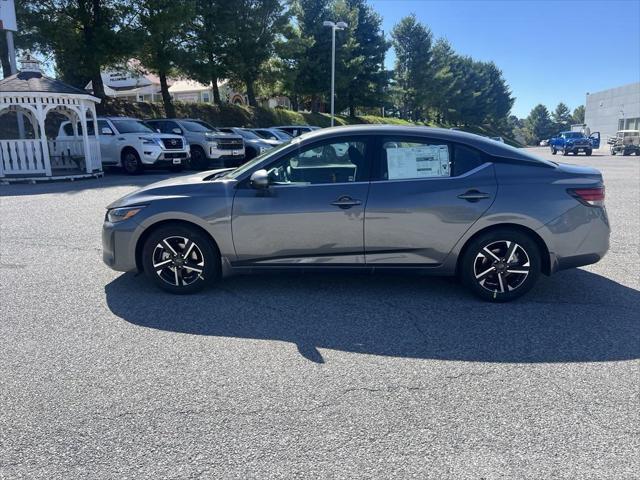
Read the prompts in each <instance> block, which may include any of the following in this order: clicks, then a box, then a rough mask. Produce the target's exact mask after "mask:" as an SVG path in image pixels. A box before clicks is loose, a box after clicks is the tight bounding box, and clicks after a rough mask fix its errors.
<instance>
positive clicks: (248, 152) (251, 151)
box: [244, 147, 258, 162]
mask: <svg viewBox="0 0 640 480" xmlns="http://www.w3.org/2000/svg"><path fill="white" fill-rule="evenodd" d="M244 152H245V153H244V161H245V162H248V161H249V160H251V159H253V158H256V157H257V156H258V151H257V150H256V149H255V148H253V147H245V151H244Z"/></svg>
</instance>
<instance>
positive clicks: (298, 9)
mask: <svg viewBox="0 0 640 480" xmlns="http://www.w3.org/2000/svg"><path fill="white" fill-rule="evenodd" d="M331 6H332V2H331V0H294V1H293V4H292V13H293V14H294V18H295V23H296V26H297V30H298V35H299V38H300V40H301V42H302V44H303V45H304V48H303V49H301V51H299V52H298V54H299V55H300V56H299V57H298V58H297V61H296V63H297V69H298V72H297V75H296V83H297V90H298V92H299V93H300V94H301V95H303V96H306V97H308V98H309V104H310V107H311V111H312V112H314V113H315V112H318V111H319V109H320V102H321V100H322V98H323V95H322V94H323V93H324V92H328V91H329V90H330V88H331V78H330V75H329V71H330V68H331V63H330V62H331V33H330V29H328V28H327V27H323V25H322V23H323V22H324V21H325V20H332V17H333V12H332V10H331ZM344 33H345V32H342V31H338V32H336V42H340V39H341V37H342V35H343V34H344Z"/></svg>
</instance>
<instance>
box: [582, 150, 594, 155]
mask: <svg viewBox="0 0 640 480" xmlns="http://www.w3.org/2000/svg"><path fill="white" fill-rule="evenodd" d="M584 153H586V154H587V157H588V156H590V155H591V154H592V153H593V151H592V150H591V149H588V150H585V151H584Z"/></svg>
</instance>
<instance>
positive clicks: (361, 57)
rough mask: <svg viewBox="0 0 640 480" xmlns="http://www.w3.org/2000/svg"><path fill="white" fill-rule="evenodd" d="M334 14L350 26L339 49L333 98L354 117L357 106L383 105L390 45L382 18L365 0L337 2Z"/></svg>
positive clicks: (340, 107) (342, 0)
mask: <svg viewBox="0 0 640 480" xmlns="http://www.w3.org/2000/svg"><path fill="white" fill-rule="evenodd" d="M333 17H334V18H336V19H340V20H342V21H346V22H347V23H348V25H349V27H348V30H347V32H346V35H342V38H343V42H342V44H341V45H340V46H339V48H338V58H339V60H340V61H339V65H338V66H337V67H336V70H337V71H336V78H337V80H336V83H337V84H338V85H339V88H337V89H336V92H337V97H338V98H337V99H336V101H337V104H338V106H339V108H338V109H339V110H341V109H342V108H343V107H347V108H348V109H349V115H350V116H352V117H354V116H355V115H356V107H364V108H367V107H375V106H381V105H382V97H383V96H384V90H385V87H386V84H387V82H388V76H387V74H386V72H385V70H384V59H385V55H386V52H387V50H388V49H389V47H390V44H389V42H387V41H386V40H385V38H384V33H383V32H382V18H381V17H380V15H378V14H377V13H376V12H375V11H374V10H373V8H371V6H370V5H368V4H367V2H366V0H341V1H339V2H337V3H336V4H335V6H334V15H333Z"/></svg>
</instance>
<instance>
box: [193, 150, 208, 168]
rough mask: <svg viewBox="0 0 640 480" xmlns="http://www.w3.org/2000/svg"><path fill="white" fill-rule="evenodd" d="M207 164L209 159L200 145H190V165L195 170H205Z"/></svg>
mask: <svg viewBox="0 0 640 480" xmlns="http://www.w3.org/2000/svg"><path fill="white" fill-rule="evenodd" d="M208 166H209V160H207V156H206V155H205V153H204V150H203V149H202V148H201V147H198V146H196V145H194V146H192V147H191V167H192V168H194V169H196V170H205V169H206V168H207V167H208Z"/></svg>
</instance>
